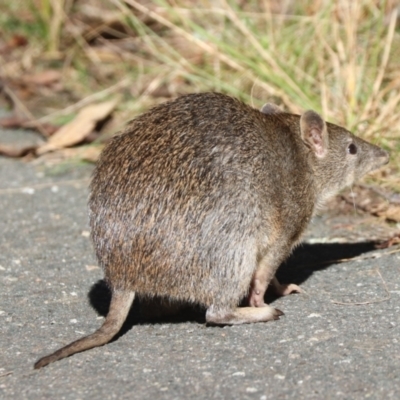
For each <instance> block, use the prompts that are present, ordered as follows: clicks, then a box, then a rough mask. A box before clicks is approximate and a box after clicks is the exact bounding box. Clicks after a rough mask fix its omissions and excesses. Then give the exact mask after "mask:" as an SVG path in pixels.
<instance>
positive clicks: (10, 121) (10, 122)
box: [0, 115, 59, 137]
mask: <svg viewBox="0 0 400 400" xmlns="http://www.w3.org/2000/svg"><path fill="white" fill-rule="evenodd" d="M0 126H1V127H2V128H9V129H16V128H23V129H24V128H28V129H33V130H39V131H40V133H41V134H42V135H43V136H46V137H48V136H51V135H53V134H54V133H55V132H56V131H57V130H58V129H59V126H56V125H52V124H47V123H43V124H38V123H37V122H36V121H33V120H31V119H29V118H25V117H20V116H18V115H12V116H10V117H4V118H0Z"/></svg>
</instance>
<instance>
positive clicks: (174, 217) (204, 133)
mask: <svg viewBox="0 0 400 400" xmlns="http://www.w3.org/2000/svg"><path fill="white" fill-rule="evenodd" d="M350 143H354V144H355V145H356V146H357V149H358V152H357V154H350V153H349V151H348V146H349V144H350ZM387 160H388V155H387V153H386V152H384V151H383V150H381V149H379V148H378V147H376V146H374V145H372V144H369V143H367V142H365V141H363V140H361V139H359V138H357V137H355V136H354V135H352V134H351V133H350V132H348V131H346V130H345V129H344V128H341V127H338V126H336V125H333V124H325V122H324V121H323V120H322V119H321V118H320V117H319V115H318V114H316V113H314V112H311V111H309V112H307V113H305V114H304V115H303V116H302V117H300V116H298V115H292V114H287V113H283V112H280V111H279V110H278V109H277V108H276V107H274V106H271V105H268V106H266V107H264V108H263V109H262V112H260V111H258V110H256V109H253V108H251V107H249V106H247V105H245V104H243V103H241V102H240V101H238V100H236V99H233V98H230V97H227V96H225V95H222V94H217V93H204V94H193V95H187V96H183V97H180V98H178V99H176V100H174V101H171V102H168V103H165V104H162V105H160V106H157V107H156V108H153V109H152V110H150V111H149V112H147V113H145V114H143V115H141V116H139V117H138V118H136V119H134V120H133V121H131V122H130V123H129V124H128V126H127V128H126V129H125V130H124V131H123V132H122V133H121V134H120V135H118V136H116V137H114V138H113V140H112V141H111V142H110V143H109V145H108V146H107V147H106V149H105V150H104V151H103V153H102V155H101V157H100V159H99V161H98V164H97V167H96V169H95V172H94V175H93V180H92V183H91V194H90V198H89V210H90V225H91V232H92V239H93V243H94V249H95V252H96V256H97V258H98V260H99V263H100V265H101V267H102V268H103V270H104V272H105V279H106V281H107V283H108V284H109V286H110V287H111V288H112V290H113V291H116V292H118V293H137V294H138V295H145V296H155V295H157V296H165V297H167V298H170V299H174V300H180V301H188V302H193V303H200V304H203V305H205V306H206V307H207V308H208V310H207V315H206V319H207V321H208V322H209V323H213V324H234V323H249V322H258V321H268V320H272V319H277V318H279V316H280V315H282V312H280V311H279V310H274V309H273V308H271V307H270V306H268V305H266V304H264V301H263V296H264V292H265V289H266V287H267V286H268V284H269V282H270V281H271V280H272V279H273V278H274V275H275V272H276V269H277V268H278V266H279V265H280V264H281V262H282V261H284V260H285V258H286V257H287V256H288V255H289V253H290V252H291V250H292V248H293V246H294V245H295V244H296V243H297V242H298V241H299V239H300V236H301V234H302V232H303V231H304V230H305V228H306V227H307V225H308V223H309V221H310V219H311V217H312V215H313V214H314V213H315V211H316V208H317V207H319V206H320V205H321V204H322V203H323V202H324V201H325V200H326V199H327V198H328V197H329V196H331V195H333V194H335V193H336V192H337V191H339V190H340V189H341V188H343V187H344V186H345V185H349V184H351V183H352V182H353V181H354V180H355V179H357V178H359V177H360V176H362V175H364V174H365V173H367V172H369V171H370V170H372V169H375V168H377V167H379V166H380V165H382V164H384V163H386V162H387ZM272 282H273V283H274V286H275V287H277V288H279V287H280V286H279V282H277V280H276V279H274V280H273V281H272ZM282 290H283V289H282ZM249 291H250V293H249ZM246 295H249V304H250V306H253V307H243V308H237V306H238V304H239V302H240V301H241V299H243V298H244V297H245V296H246ZM130 301H131V300H130ZM122 303H123V304H124V312H123V315H125V314H126V309H127V308H128V309H129V305H130V302H129V301H127V300H125V301H122ZM114 312H115V311H114V309H113V308H111V310H110V312H109V315H108V316H107V318H106V321H105V324H107V321H108V320H109V319H112V318H113V317H114V315H113V313H114ZM114 325H115V326H114V328H113V329H111V331H112V333H113V334H114V335H115V334H116V333H117V332H118V330H119V329H120V325H121V324H120V323H118V324H114ZM101 329H102V328H100V330H101ZM100 336H101V339H98V343H97V345H101V344H104V343H105V342H106V341H108V340H110V338H109V336H111V334H109V335H108V336H107V337H106V336H105V335H103V336H102V335H100ZM85 341H86V342H87V341H88V339H87V338H83V339H81V340H80V341H77V342H75V343H81V344H79V345H78V347H77V345H75V347H74V348H72V349H70V350H68V351H67V352H64V353H63V352H62V350H59V351H58V352H57V353H55V354H56V357H54V356H53V358H51V357H52V356H48V357H46V358H45V359H44V361H43V359H42V360H40V361H39V362H38V363H37V364H36V367H37V368H40V367H41V366H44V365H46V364H47V363H49V362H52V361H55V360H56V359H60V358H63V357H65V356H67V355H70V354H73V353H75V352H77V351H82V350H84V349H86V348H89V346H86V344H85V343H86V342H85ZM90 344H91V345H90V347H94V346H95V345H96V343H94V346H92V344H93V343H92V342H91V343H90ZM60 352H61V353H60Z"/></svg>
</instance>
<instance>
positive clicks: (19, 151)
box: [0, 144, 36, 158]
mask: <svg viewBox="0 0 400 400" xmlns="http://www.w3.org/2000/svg"><path fill="white" fill-rule="evenodd" d="M35 150H36V146H32V145H29V146H25V147H13V146H6V145H1V144H0V155H2V156H6V157H12V158H19V157H24V156H26V155H27V154H29V153H34V152H35Z"/></svg>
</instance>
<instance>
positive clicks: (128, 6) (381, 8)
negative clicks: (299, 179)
mask: <svg viewBox="0 0 400 400" xmlns="http://www.w3.org/2000/svg"><path fill="white" fill-rule="evenodd" d="M10 3H13V5H7V6H4V5H3V6H0V12H3V17H0V24H3V25H4V24H5V26H6V28H7V29H3V31H5V32H8V33H10V32H16V33H21V32H24V34H30V35H31V36H30V37H29V39H30V42H29V46H28V47H26V48H24V49H23V50H20V51H21V54H22V56H21V57H20V58H19V59H18V58H17V57H14V58H13V57H11V58H8V57H6V56H4V55H3V56H2V57H3V60H1V59H0V64H2V65H3V67H2V69H1V70H0V75H1V76H2V77H3V79H6V80H7V79H9V80H10V79H16V76H18V74H19V75H21V74H22V75H23V74H26V73H28V72H29V71H31V69H32V68H34V67H35V68H47V67H49V66H51V67H52V68H59V69H61V70H62V71H63V78H64V79H63V83H64V88H65V90H66V92H67V93H68V95H67V96H66V98H67V99H68V100H67V101H66V104H65V102H60V103H59V104H54V101H53V102H51V101H50V102H47V103H46V102H44V104H43V107H42V108H41V109H40V110H31V112H33V113H35V115H36V116H42V117H43V116H44V117H43V120H46V121H48V120H51V119H52V120H54V118H56V117H60V116H61V117H62V116H63V115H65V114H66V111H65V107H66V106H70V108H67V111H68V113H70V112H73V111H76V110H77V109H78V108H79V106H80V105H81V104H83V103H84V104H87V103H88V102H90V101H93V100H98V99H100V98H103V97H107V96H109V95H110V94H112V93H115V92H122V93H124V94H125V101H124V103H123V106H121V107H120V113H121V114H120V120H124V119H125V120H126V119H129V118H132V117H133V116H134V115H135V114H136V113H138V112H140V111H142V110H143V109H146V108H147V107H149V106H150V105H151V104H154V103H155V102H160V101H164V100H165V98H169V97H173V96H176V95H178V94H181V93H187V92H195V91H205V90H217V91H222V92H225V93H228V94H231V95H234V96H237V97H240V98H241V99H243V100H244V101H246V102H248V103H251V104H253V105H254V106H255V107H259V106H260V105H262V104H263V103H265V102H267V101H272V102H275V103H278V104H280V105H282V106H283V107H284V108H286V109H287V110H289V111H292V112H296V113H299V112H301V111H302V110H305V109H310V108H311V109H314V110H316V111H318V112H320V113H321V114H322V115H323V116H324V117H325V118H326V119H327V120H328V121H331V122H335V123H337V124H341V125H344V126H346V127H348V128H349V129H350V130H352V131H354V132H355V133H357V134H359V135H361V136H362V137H364V138H366V139H368V140H372V141H373V142H376V143H378V144H380V145H382V146H383V147H385V148H387V149H389V150H390V151H391V152H392V164H391V167H392V168H394V169H395V171H396V172H397V171H398V170H399V168H398V166H399V165H400V158H399V141H398V138H399V131H400V75H399V74H398V71H399V67H400V57H399V54H400V30H399V21H400V18H399V15H398V10H399V6H400V4H399V2H398V1H394V0H387V1H384V2H382V1H378V0H354V1H347V0H336V1H328V0H319V1H305V2H295V1H292V0H286V1H279V0H252V1H246V2H244V1H228V0H220V1H217V2H216V1H211V0H203V1H201V2H196V1H191V0H181V1H179V0H169V1H164V0H155V1H145V0H140V1H139V0H109V1H105V0H104V1H102V0H86V1H79V0H78V1H75V2H73V1H72V0H62V1H61V0H42V1H39V0H29V1H27V2H24V3H23V4H26V3H29V4H30V5H31V7H30V9H27V10H25V11H24V12H22V13H21V7H23V6H21V4H22V3H20V4H19V6H18V2H10ZM18 13H20V14H18ZM16 15H17V16H18V18H19V22H18V21H16V19H15V16H16ZM21 21H22V22H21ZM28 22H29V24H30V26H31V27H30V28H29V27H28ZM32 24H34V26H36V29H35V30H34V29H33V28H32ZM29 29H30V31H29ZM27 32H28V33H27ZM50 97H51V96H50ZM82 99H84V100H82ZM78 101H79V102H80V103H79V102H78ZM74 103H77V104H78V105H77V106H74V105H73V104H74ZM71 104H72V105H71ZM25 105H26V106H27V107H28V109H30V107H29V101H26V102H25ZM46 115H50V117H49V116H46ZM379 179H381V182H382V183H384V184H387V185H390V186H391V187H392V188H396V189H397V190H398V191H400V185H399V184H398V183H397V179H396V178H395V175H393V174H388V170H386V172H384V173H381V174H380V175H379Z"/></svg>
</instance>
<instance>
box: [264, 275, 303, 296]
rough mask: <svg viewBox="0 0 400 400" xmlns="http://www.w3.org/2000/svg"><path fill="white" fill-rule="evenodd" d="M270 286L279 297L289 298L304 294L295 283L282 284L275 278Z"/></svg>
mask: <svg viewBox="0 0 400 400" xmlns="http://www.w3.org/2000/svg"><path fill="white" fill-rule="evenodd" d="M270 285H271V286H272V287H273V289H274V291H275V293H276V294H278V295H279V296H287V295H288V294H291V293H304V290H303V289H301V288H300V286H297V285H296V284H294V283H290V284H281V283H279V281H278V279H276V278H275V277H274V278H273V279H272V281H271V283H270Z"/></svg>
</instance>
